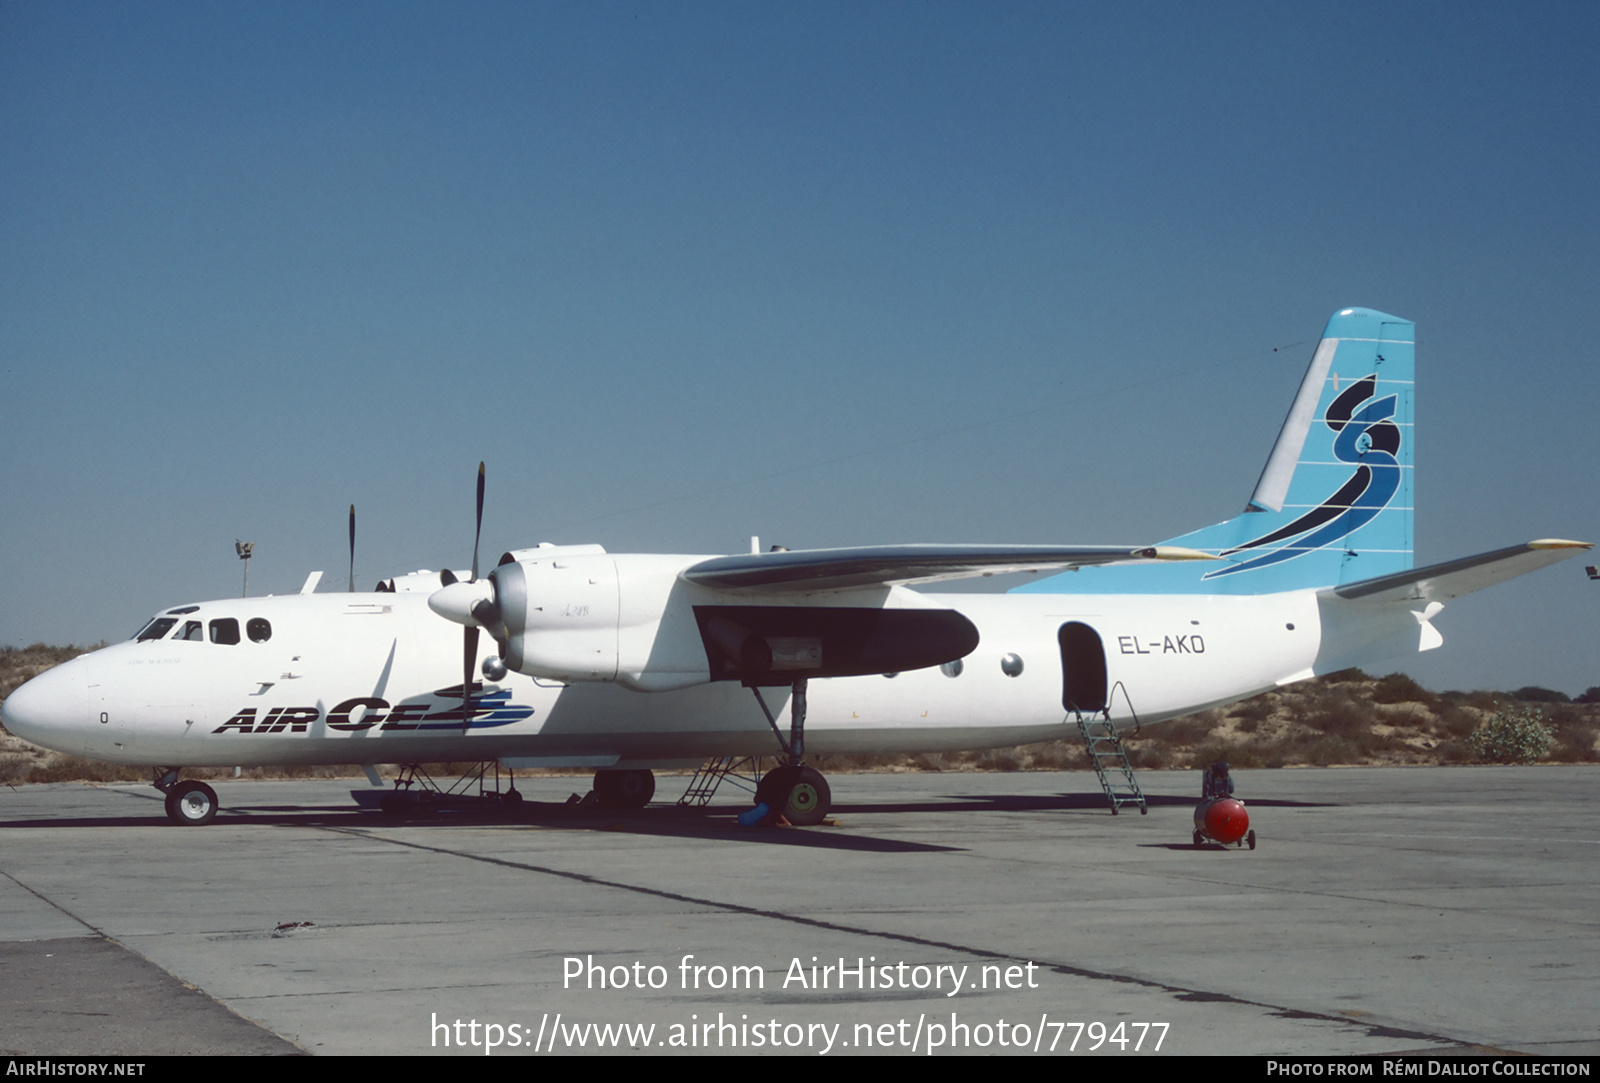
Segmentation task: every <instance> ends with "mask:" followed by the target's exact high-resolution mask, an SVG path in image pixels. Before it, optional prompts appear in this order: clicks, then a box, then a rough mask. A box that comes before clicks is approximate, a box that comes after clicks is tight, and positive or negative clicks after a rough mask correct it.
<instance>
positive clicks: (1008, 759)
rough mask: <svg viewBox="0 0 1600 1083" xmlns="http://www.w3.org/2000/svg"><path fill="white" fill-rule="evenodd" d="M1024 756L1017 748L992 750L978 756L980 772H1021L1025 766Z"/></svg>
mask: <svg viewBox="0 0 1600 1083" xmlns="http://www.w3.org/2000/svg"><path fill="white" fill-rule="evenodd" d="M1023 759H1024V757H1023V754H1022V752H1020V751H1019V750H1018V749H1015V748H990V749H986V750H984V751H983V752H982V753H980V754H979V755H978V761H977V768H978V770H980V771H1020V770H1022V768H1023V767H1024V766H1025V765H1024V762H1023Z"/></svg>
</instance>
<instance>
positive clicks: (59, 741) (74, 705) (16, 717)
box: [0, 657, 89, 750]
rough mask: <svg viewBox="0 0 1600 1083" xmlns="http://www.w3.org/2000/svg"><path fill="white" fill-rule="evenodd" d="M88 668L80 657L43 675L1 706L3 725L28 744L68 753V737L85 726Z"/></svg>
mask: <svg viewBox="0 0 1600 1083" xmlns="http://www.w3.org/2000/svg"><path fill="white" fill-rule="evenodd" d="M88 668H89V667H88V663H87V662H86V661H85V660H84V658H82V657H79V658H73V659H71V660H69V661H66V662H63V663H62V664H61V665H59V666H56V667H55V668H54V669H49V670H46V671H45V672H43V673H41V674H39V675H38V676H37V677H35V678H33V680H31V681H29V682H28V683H26V684H24V685H23V686H22V687H21V688H18V689H17V690H16V691H15V692H13V693H11V694H10V695H9V696H7V697H6V699H5V702H4V703H0V724H3V725H4V726H5V728H6V729H7V731H9V732H10V733H12V734H15V735H16V736H18V737H21V738H22V739H23V740H24V741H29V742H31V743H33V744H36V745H42V746H44V747H45V748H54V749H61V750H64V749H63V746H64V744H65V742H66V741H67V740H68V734H69V733H70V732H71V731H72V730H75V729H80V728H81V727H82V726H83V725H84V721H85V712H86V711H87V710H88V702H89V682H88V679H87V676H88Z"/></svg>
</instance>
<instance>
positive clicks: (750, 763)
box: [678, 756, 760, 808]
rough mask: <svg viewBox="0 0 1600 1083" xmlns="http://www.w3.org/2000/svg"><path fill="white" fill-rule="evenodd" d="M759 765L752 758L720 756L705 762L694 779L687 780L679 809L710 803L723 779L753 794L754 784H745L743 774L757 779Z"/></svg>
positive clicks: (679, 802)
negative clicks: (687, 783) (687, 784)
mask: <svg viewBox="0 0 1600 1083" xmlns="http://www.w3.org/2000/svg"><path fill="white" fill-rule="evenodd" d="M759 767H760V764H759V763H758V761H757V760H756V758H755V757H754V756H742V757H741V756H722V757H720V758H718V759H713V760H709V761H707V762H706V763H705V764H704V765H702V766H701V768H700V769H699V770H698V771H696V772H695V773H694V778H692V779H690V780H689V786H688V788H687V789H685V790H684V791H683V796H682V797H680V798H678V805H679V807H680V808H700V807H703V806H705V805H709V804H710V803H711V798H712V797H714V796H715V795H716V792H717V787H718V786H720V785H722V780H723V779H725V778H731V779H733V782H734V785H736V786H741V787H743V788H744V789H747V790H749V791H751V792H752V793H754V792H755V783H754V782H753V781H751V782H747V781H746V779H745V777H744V774H745V772H746V771H748V772H749V773H750V774H751V775H752V776H756V777H759V774H760V771H759Z"/></svg>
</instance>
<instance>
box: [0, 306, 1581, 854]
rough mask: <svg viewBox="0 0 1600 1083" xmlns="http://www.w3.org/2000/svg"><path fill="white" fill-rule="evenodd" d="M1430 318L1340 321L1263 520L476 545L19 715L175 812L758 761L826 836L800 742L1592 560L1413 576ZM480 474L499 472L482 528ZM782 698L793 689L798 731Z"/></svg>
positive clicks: (1211, 670) (1467, 561) (1258, 687)
mask: <svg viewBox="0 0 1600 1083" xmlns="http://www.w3.org/2000/svg"><path fill="white" fill-rule="evenodd" d="M1413 331H1414V328H1413V325H1412V324H1411V323H1410V322H1408V321H1405V320H1400V319H1396V318H1394V317H1392V316H1386V315H1383V314H1382V313H1379V312H1373V311H1370V310H1367V309H1359V308H1350V309H1345V310H1343V311H1341V312H1338V313H1336V314H1335V315H1334V316H1333V318H1332V319H1330V320H1329V321H1328V325H1327V329H1326V331H1325V332H1324V333H1323V338H1322V340H1321V342H1320V344H1319V345H1318V346H1317V348H1316V352H1315V353H1314V355H1313V356H1312V359H1311V364H1310V367H1309V368H1308V369H1307V370H1306V374H1305V378H1304V379H1303V381H1302V382H1301V384H1300V389H1299V392H1298V394H1296V396H1295V399H1294V404H1293V406H1291V407H1290V410H1289V415H1288V418H1287V419H1286V420H1285V421H1284V423H1283V428H1282V431H1281V432H1280V433H1279V436H1278V440H1277V444H1276V445H1275V446H1274V447H1273V449H1272V454H1271V456H1270V458H1269V459H1268V460H1267V464H1266V467H1265V469H1264V470H1263V471H1262V473H1261V478H1260V480H1259V481H1258V482H1257V484H1256V488H1255V492H1254V493H1253V494H1252V495H1251V497H1250V501H1249V504H1248V505H1247V506H1246V508H1245V510H1244V512H1243V513H1242V514H1240V515H1238V516H1237V517H1235V518H1233V519H1230V520H1228V521H1227V522H1224V523H1220V524H1218V525H1216V526H1211V527H1207V528H1205V529H1203V530H1199V531H1196V532H1194V533H1191V534H1187V535H1184V536H1182V537H1178V538H1174V539H1172V540H1171V541H1168V542H1165V543H1163V544H1160V545H1154V546H1146V547H1134V546H1016V545H1012V546H981V545H901V546H874V547H867V548H858V549H821V550H812V551H805V552H788V551H773V552H765V553H763V552H751V553H749V554H747V555H737V556H715V557H706V556H660V555H641V554H612V553H607V552H605V550H604V549H602V548H601V547H600V546H598V545H548V544H547V545H540V546H539V547H538V548H535V549H522V550H516V551H513V552H510V553H506V554H505V555H504V556H503V557H501V558H500V563H499V566H498V567H496V568H495V569H494V570H493V571H491V572H490V573H488V575H487V576H485V577H484V578H481V579H480V578H478V575H477V555H476V552H474V556H473V569H472V573H471V575H470V577H469V578H467V579H465V580H462V579H460V578H459V577H458V576H457V575H455V574H453V573H451V572H448V571H446V572H441V573H439V574H437V575H435V574H433V573H423V572H418V573H415V574H413V575H409V576H404V577H400V578H397V579H394V580H391V581H389V582H386V583H382V584H380V585H379V589H378V591H377V592H376V593H372V594H313V593H310V588H311V587H312V586H313V585H314V582H315V576H313V578H312V580H308V582H307V589H306V590H305V591H303V592H302V593H301V594H298V595H290V596H286V597H276V598H274V597H267V598H243V599H232V600H228V601H217V602H205V603H201V604H198V605H182V606H178V607H177V608H174V609H168V610H164V611H163V612H161V613H160V614H158V615H157V616H155V617H154V618H153V619H152V620H151V621H150V623H149V624H148V625H146V626H145V627H144V628H143V629H142V630H141V631H140V632H139V633H138V634H137V635H136V636H135V637H134V638H133V639H132V640H130V641H128V642H126V643H119V644H117V645H115V646H112V647H107V648H105V649H103V650H99V651H95V652H94V653H92V654H87V655H84V656H82V657H79V658H75V659H73V660H72V661H70V662H67V663H66V664H64V665H61V666H59V667H57V668H55V669H53V670H50V671H48V672H46V673H44V674H41V675H40V676H38V677H36V678H34V679H33V680H32V681H29V682H28V683H27V684H25V685H24V686H22V687H21V688H20V689H18V690H17V691H16V692H14V693H12V695H11V697H10V698H9V699H7V700H6V701H5V704H4V708H3V721H4V723H5V726H6V728H7V729H9V730H10V731H11V732H12V733H14V734H16V735H18V736H20V737H22V738H25V739H26V740H29V741H32V742H34V743H35V744H39V745H44V746H46V747H49V748H54V749H59V750H62V751H65V752H72V753H77V754H80V755H85V756H89V757H93V758H95V759H100V760H109V761H113V762H117V763H130V764H147V765H151V766H153V767H155V768H156V772H155V774H156V775H157V781H156V785H157V786H158V787H159V788H161V789H162V790H163V791H165V792H166V793H167V813H168V815H169V816H170V817H171V819H172V820H173V821H174V822H176V823H180V824H193V823H206V822H208V821H209V820H211V819H212V817H213V816H214V815H215V814H216V809H217V800H216V794H215V793H214V792H213V791H212V790H211V788H210V787H208V786H206V785H205V784H204V783H201V782H197V781H192V780H191V781H181V782H180V781H178V775H179V766H178V765H182V766H201V765H215V766H228V765H269V764H362V765H372V764H378V763H398V764H420V763H425V762H442V761H463V760H467V761H474V762H482V763H489V762H496V761H497V762H498V763H501V764H505V765H506V766H508V767H512V768H515V767H519V766H567V767H572V766H577V767H593V768H595V769H596V772H597V773H596V775H595V787H594V788H595V793H596V795H597V796H598V797H599V798H600V799H601V800H602V801H603V802H605V803H609V804H613V805H629V804H631V805H642V804H644V803H645V802H646V801H648V800H649V798H650V796H651V794H652V793H653V792H654V785H655V784H654V776H653V775H652V774H651V768H655V767H668V766H685V765H692V764H698V763H700V762H702V761H705V760H707V759H714V758H719V757H745V756H764V755H770V756H774V757H775V758H776V762H777V763H778V766H777V767H776V768H774V769H773V770H770V771H768V772H767V773H766V774H765V776H764V777H763V778H762V780H761V783H760V785H759V787H758V788H757V803H758V804H759V803H763V802H764V803H766V804H767V805H768V807H769V809H770V810H772V811H773V812H776V813H781V814H782V815H784V816H786V817H787V818H788V819H789V820H790V821H791V822H795V823H802V824H804V823H816V822H818V821H819V820H820V819H821V818H822V817H823V815H824V814H825V813H826V812H827V810H828V805H829V793H828V786H827V783H826V781H825V780H824V779H823V778H822V776H821V775H820V774H818V773H817V772H816V771H815V770H814V769H813V768H811V767H808V766H806V765H805V756H806V754H807V753H812V754H816V753H835V752H923V751H946V750H955V749H970V748H981V747H996V746H1003V745H1014V744H1020V743H1024V742H1028V741H1042V740H1048V739H1052V738H1057V737H1062V736H1067V735H1068V734H1069V732H1070V731H1069V728H1068V727H1067V726H1066V725H1064V723H1068V722H1070V721H1072V720H1073V719H1074V718H1076V717H1079V716H1080V715H1082V714H1085V713H1093V714H1100V715H1103V716H1104V717H1107V718H1114V716H1118V715H1120V716H1121V717H1122V718H1128V717H1130V716H1131V713H1132V712H1133V711H1134V710H1137V712H1138V715H1139V717H1140V718H1142V719H1143V721H1145V722H1153V721H1160V720H1161V719H1164V718H1170V717H1172V716H1175V715H1179V714H1183V713H1185V712H1189V711H1194V710H1197V709H1199V708H1203V707H1208V706H1213V705H1217V704H1222V703H1228V702H1230V701H1233V700H1238V699H1242V698H1244V697H1246V696H1250V695H1253V694H1255V693H1257V692H1260V691H1262V690H1264V689H1268V688H1272V687H1275V686H1278V685H1283V684H1287V683H1289V682H1292V681H1298V680H1303V679H1305V678H1308V677H1312V676H1315V675H1317V674H1321V673H1328V672H1332V671H1334V670H1338V669H1343V668H1345V667H1347V666H1351V665H1356V664H1360V663H1367V662H1371V661H1373V660H1377V659H1383V658H1389V657H1393V656H1396V655H1402V654H1407V653H1410V652H1412V651H1419V650H1429V649H1431V648H1433V647H1436V646H1438V645H1439V643H1440V642H1441V640H1440V637H1439V634H1438V632H1436V631H1435V630H1434V628H1433V626H1432V625H1431V624H1430V620H1431V619H1432V618H1433V616H1434V615H1435V614H1436V613H1438V612H1439V610H1440V608H1442V606H1443V605H1444V604H1445V603H1446V602H1448V601H1450V600H1451V599H1453V598H1456V597H1458V596H1460V595H1463V594H1467V593H1469V592H1471V591H1475V590H1478V589H1481V588H1483V587H1486V586H1489V585H1491V584H1493V583H1497V582H1500V581H1501V580H1504V579H1509V578H1511V577H1512V576H1516V575H1521V574H1523V573H1524V572H1529V571H1532V570H1534V569H1535V568H1540V567H1543V566H1545V565H1547V564H1551V563H1554V562H1555V561H1558V560H1562V559H1564V558H1566V557H1569V556H1572V555H1574V554H1575V553H1576V552H1578V551H1579V550H1581V549H1586V548H1588V545H1586V544H1585V543H1581V542H1570V541H1559V540H1545V541H1533V542H1528V543H1526V544H1523V545H1515V546H1511V547H1510V548H1506V549H1499V550H1495V551H1493V552H1488V553H1481V554H1478V555H1476V556H1470V557H1465V558H1462V559H1460V560H1453V561H1449V562H1447V563H1444V564H1436V565H1433V566H1432V567H1428V568H1416V569H1413V568H1412V566H1411V548H1412V534H1411V522H1412V458H1413V455H1412V453H1413V442H1412V441H1413V430H1412V350H1413ZM482 484H483V483H482V470H481V468H480V473H479V488H478V513H479V522H480V524H481V521H482V507H483V505H482V501H483V487H482ZM352 537H353V534H352ZM475 544H476V543H475ZM755 548H757V547H756V546H754V545H753V546H752V549H755ZM1046 569H1057V570H1064V571H1063V572H1062V574H1057V575H1053V576H1051V577H1049V578H1045V579H1043V580H1040V581H1036V582H1031V583H1029V584H1028V585H1026V586H1023V587H1019V588H1017V589H1015V590H1012V591H1011V592H1009V593H1007V594H988V595H985V594H956V595H939V594H933V593H923V592H919V591H913V590H910V589H907V586H906V584H910V583H919V582H929V581H934V580H941V579H954V578H961V577H967V576H975V575H988V574H993V573H998V572H1011V571H1022V570H1033V571H1038V570H1046ZM463 628H464V629H465V631H464V632H463ZM480 630H481V631H483V632H487V633H488V635H487V637H483V638H484V642H483V643H482V644H480V635H479V632H480ZM491 644H492V647H493V648H494V649H492V650H491V649H490V647H491ZM480 674H481V680H480V679H478V678H479V675H480ZM763 688H766V689H769V690H770V691H769V692H768V696H773V695H776V696H778V697H779V698H781V697H783V696H784V695H787V697H788V713H789V727H788V734H787V736H785V735H784V732H783V729H782V728H781V727H780V726H779V725H778V722H777V719H776V718H775V717H774V716H773V714H772V713H770V711H769V708H768V704H767V702H766V701H765V700H764V699H763V698H762V695H761V690H762V689H763ZM752 691H753V692H754V693H755V694H754V696H752V694H751V692H752ZM1113 700H1115V702H1113ZM780 710H781V708H780ZM374 777H375V776H374ZM510 796H513V797H514V796H515V790H514V788H513V790H512V791H511V795H510Z"/></svg>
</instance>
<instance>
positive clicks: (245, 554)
mask: <svg viewBox="0 0 1600 1083" xmlns="http://www.w3.org/2000/svg"><path fill="white" fill-rule="evenodd" d="M255 548H256V543H255V542H242V541H240V540H239V539H238V538H235V539H233V551H234V552H235V553H238V554H239V559H240V560H242V561H244V593H243V594H241V595H239V597H241V598H248V597H250V554H251V553H253V552H255Z"/></svg>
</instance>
